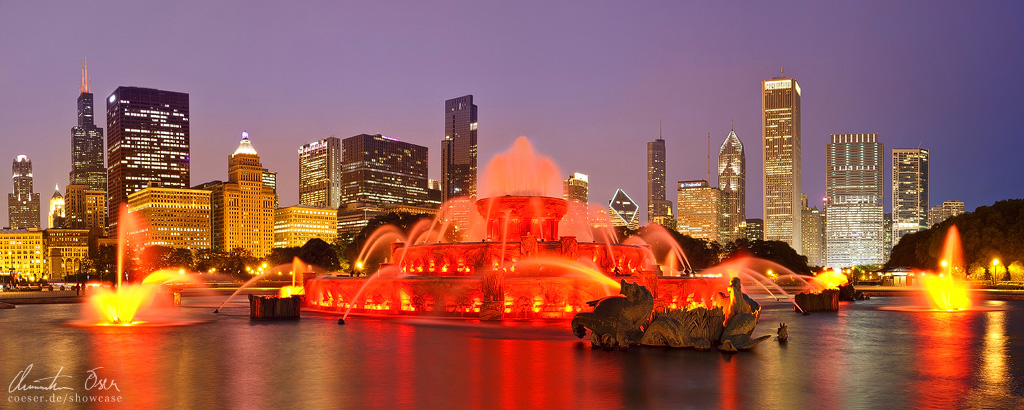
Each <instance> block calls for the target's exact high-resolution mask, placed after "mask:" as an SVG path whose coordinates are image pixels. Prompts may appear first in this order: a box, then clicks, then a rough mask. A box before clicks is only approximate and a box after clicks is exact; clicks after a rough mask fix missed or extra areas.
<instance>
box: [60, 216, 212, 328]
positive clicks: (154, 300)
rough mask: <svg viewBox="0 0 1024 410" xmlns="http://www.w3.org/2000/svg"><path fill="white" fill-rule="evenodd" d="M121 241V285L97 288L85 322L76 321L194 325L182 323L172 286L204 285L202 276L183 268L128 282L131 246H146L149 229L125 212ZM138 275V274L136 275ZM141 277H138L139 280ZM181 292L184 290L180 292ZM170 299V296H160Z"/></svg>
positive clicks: (131, 324)
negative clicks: (128, 258) (175, 307)
mask: <svg viewBox="0 0 1024 410" xmlns="http://www.w3.org/2000/svg"><path fill="white" fill-rule="evenodd" d="M120 215H121V217H120V219H119V229H118V241H117V272H116V273H117V286H116V287H115V288H114V289H106V288H102V287H100V288H97V289H96V291H95V293H94V294H93V295H92V296H91V297H90V298H89V301H88V303H87V304H86V306H87V307H88V308H89V312H91V313H92V314H87V315H86V318H87V319H85V320H82V321H78V322H75V323H74V324H77V325H85V326H138V325H145V326H168V325H180V324H187V323H193V322H194V321H189V320H182V319H181V318H180V317H177V316H178V315H175V314H174V312H173V310H170V309H167V308H168V307H172V306H173V305H174V304H177V303H179V302H178V301H177V300H175V299H172V298H177V297H178V296H177V295H175V294H176V291H175V290H174V289H172V286H177V287H179V288H180V287H184V286H189V285H194V284H197V283H200V282H201V281H200V279H199V277H198V276H196V275H194V274H191V273H186V272H185V271H184V270H179V269H164V270H158V271H155V272H151V273H149V274H148V275H146V276H145V277H142V280H141V281H137V282H135V283H125V279H126V278H125V276H126V272H127V271H128V270H127V269H126V263H127V260H126V256H127V254H128V251H129V244H131V243H144V235H145V229H144V226H143V222H142V221H141V220H140V219H139V217H138V215H136V214H135V213H132V212H128V207H127V205H125V206H124V208H123V209H122V210H121V213H120ZM133 276H135V275H133ZM137 278H138V277H137V276H136V279H137ZM178 290H180V289H178ZM159 296H168V297H159Z"/></svg>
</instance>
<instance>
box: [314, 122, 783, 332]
mask: <svg viewBox="0 0 1024 410" xmlns="http://www.w3.org/2000/svg"><path fill="white" fill-rule="evenodd" d="M560 175H561V174H560V173H559V172H558V169H557V167H555V166H554V164H553V163H552V162H551V160H550V159H548V158H546V157H544V156H541V155H538V154H536V153H535V152H534V151H533V147H532V146H531V145H530V143H529V141H528V140H527V139H526V138H525V137H520V138H519V139H518V140H516V141H515V143H514V144H513V147H512V148H511V149H510V150H509V151H507V152H506V153H503V154H499V155H497V156H496V157H495V158H494V159H493V160H492V161H491V163H490V164H489V165H488V167H487V170H486V171H485V174H484V178H483V183H482V184H481V191H480V192H481V196H482V199H480V200H477V201H475V202H471V201H469V200H467V199H466V198H457V199H455V200H452V201H450V202H449V203H446V204H444V205H442V207H441V209H442V212H441V213H439V215H438V216H437V218H435V219H434V220H433V221H432V222H431V223H426V224H417V225H416V227H414V229H413V230H412V231H410V232H409V233H408V235H407V236H405V235H402V234H401V233H400V232H395V231H394V229H393V228H382V229H385V230H384V231H381V232H380V233H375V234H374V235H372V237H374V238H386V237H390V238H393V239H395V240H396V241H395V242H392V243H391V244H390V246H391V249H390V252H389V253H387V256H386V259H385V261H384V262H383V263H381V265H380V268H379V269H378V270H377V271H376V272H375V273H373V274H372V275H370V276H369V277H353V276H348V275H333V276H331V275H321V276H318V277H316V278H311V279H308V280H306V281H305V294H306V301H305V304H306V305H305V307H306V308H307V309H311V310H320V311H332V312H343V313H345V314H346V316H347V315H348V314H349V313H351V314H370V315H429V316H447V317H465V318H479V319H484V320H502V319H569V318H571V317H573V315H575V314H576V313H578V312H583V311H590V310H592V309H593V307H592V306H589V305H588V304H587V302H588V301H592V300H596V299H599V298H602V297H605V296H609V295H613V294H617V293H618V292H619V290H620V289H619V287H620V281H622V280H626V281H627V282H631V283H635V284H639V285H642V286H644V287H645V288H646V289H647V290H649V291H650V292H651V294H652V298H653V300H654V302H653V303H654V307H655V308H661V309H664V308H677V307H679V306H684V305H686V304H690V303H697V302H700V303H707V304H710V303H711V299H712V298H713V297H714V296H713V295H715V294H717V293H719V292H725V291H726V290H727V289H726V288H727V280H728V277H722V276H721V275H718V276H714V275H708V276H707V277H695V276H690V277H684V276H680V274H679V272H678V271H676V270H675V269H674V267H676V266H685V265H686V261H685V255H682V253H681V251H679V252H674V251H673V252H671V258H670V259H671V260H672V262H671V266H672V267H673V268H672V269H670V268H669V267H664V268H663V267H662V266H661V265H659V264H658V262H657V261H656V260H655V259H654V254H653V253H652V251H651V246H650V245H649V244H647V243H643V242H640V241H632V240H630V241H624V242H623V243H616V241H615V240H614V239H613V238H612V237H610V236H609V235H607V233H606V232H605V231H601V230H598V231H597V234H595V231H594V223H593V222H592V221H591V219H590V218H588V215H585V214H586V212H585V211H584V210H585V209H586V207H585V206H580V205H578V204H572V203H569V202H567V201H565V200H563V199H561V198H556V197H553V196H554V195H557V196H561V179H560ZM470 205H471V206H470ZM581 221H585V222H581ZM452 226H456V227H457V230H456V232H455V233H454V234H452V232H451V231H450V229H451V227H452ZM612 236H613V235H612ZM596 237H603V238H604V240H602V241H599V240H595V239H597V238H596ZM455 238H457V240H456V239H455ZM378 242H379V241H374V243H373V244H370V243H368V244H367V246H375V247H379V246H381V244H380V243H378ZM373 253H374V252H373V251H372V249H363V251H362V252H360V255H369V254H373ZM362 257H363V256H361V258H362ZM364 263H366V261H365V260H362V259H360V260H357V261H355V265H356V266H363V264H364ZM780 290H781V289H780Z"/></svg>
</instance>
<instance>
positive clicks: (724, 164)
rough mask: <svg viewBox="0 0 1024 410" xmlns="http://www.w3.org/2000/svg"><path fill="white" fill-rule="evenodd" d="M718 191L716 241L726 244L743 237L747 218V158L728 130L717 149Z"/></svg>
mask: <svg viewBox="0 0 1024 410" xmlns="http://www.w3.org/2000/svg"><path fill="white" fill-rule="evenodd" d="M718 190H719V191H720V194H721V200H722V202H721V204H720V206H719V211H720V212H719V213H718V240H719V241H720V242H721V243H728V242H732V241H735V240H737V239H740V238H744V237H746V234H745V233H744V232H743V223H744V221H746V219H747V205H746V204H747V157H746V152H744V150H743V142H741V141H740V139H739V137H737V136H736V131H735V130H730V131H729V135H727V136H726V137H725V141H724V142H722V147H721V148H719V150H718Z"/></svg>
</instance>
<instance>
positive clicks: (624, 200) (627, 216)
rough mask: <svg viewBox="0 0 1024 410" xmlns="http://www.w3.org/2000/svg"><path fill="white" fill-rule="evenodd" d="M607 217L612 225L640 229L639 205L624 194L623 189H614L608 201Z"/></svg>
mask: <svg viewBox="0 0 1024 410" xmlns="http://www.w3.org/2000/svg"><path fill="white" fill-rule="evenodd" d="M608 218H609V219H610V220H611V223H612V226H625V227H626V228H628V229H640V205H637V203H636V202H634V201H633V198H630V197H629V195H626V192H625V191H623V190H621V189H616V190H615V195H614V196H612V200H611V201H608Z"/></svg>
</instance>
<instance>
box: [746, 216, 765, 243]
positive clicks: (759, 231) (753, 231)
mask: <svg viewBox="0 0 1024 410" xmlns="http://www.w3.org/2000/svg"><path fill="white" fill-rule="evenodd" d="M743 233H744V234H746V236H747V240H748V241H751V242H753V241H763V240H764V219H760V218H755V219H747V221H746V223H745V224H744V226H743Z"/></svg>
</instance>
